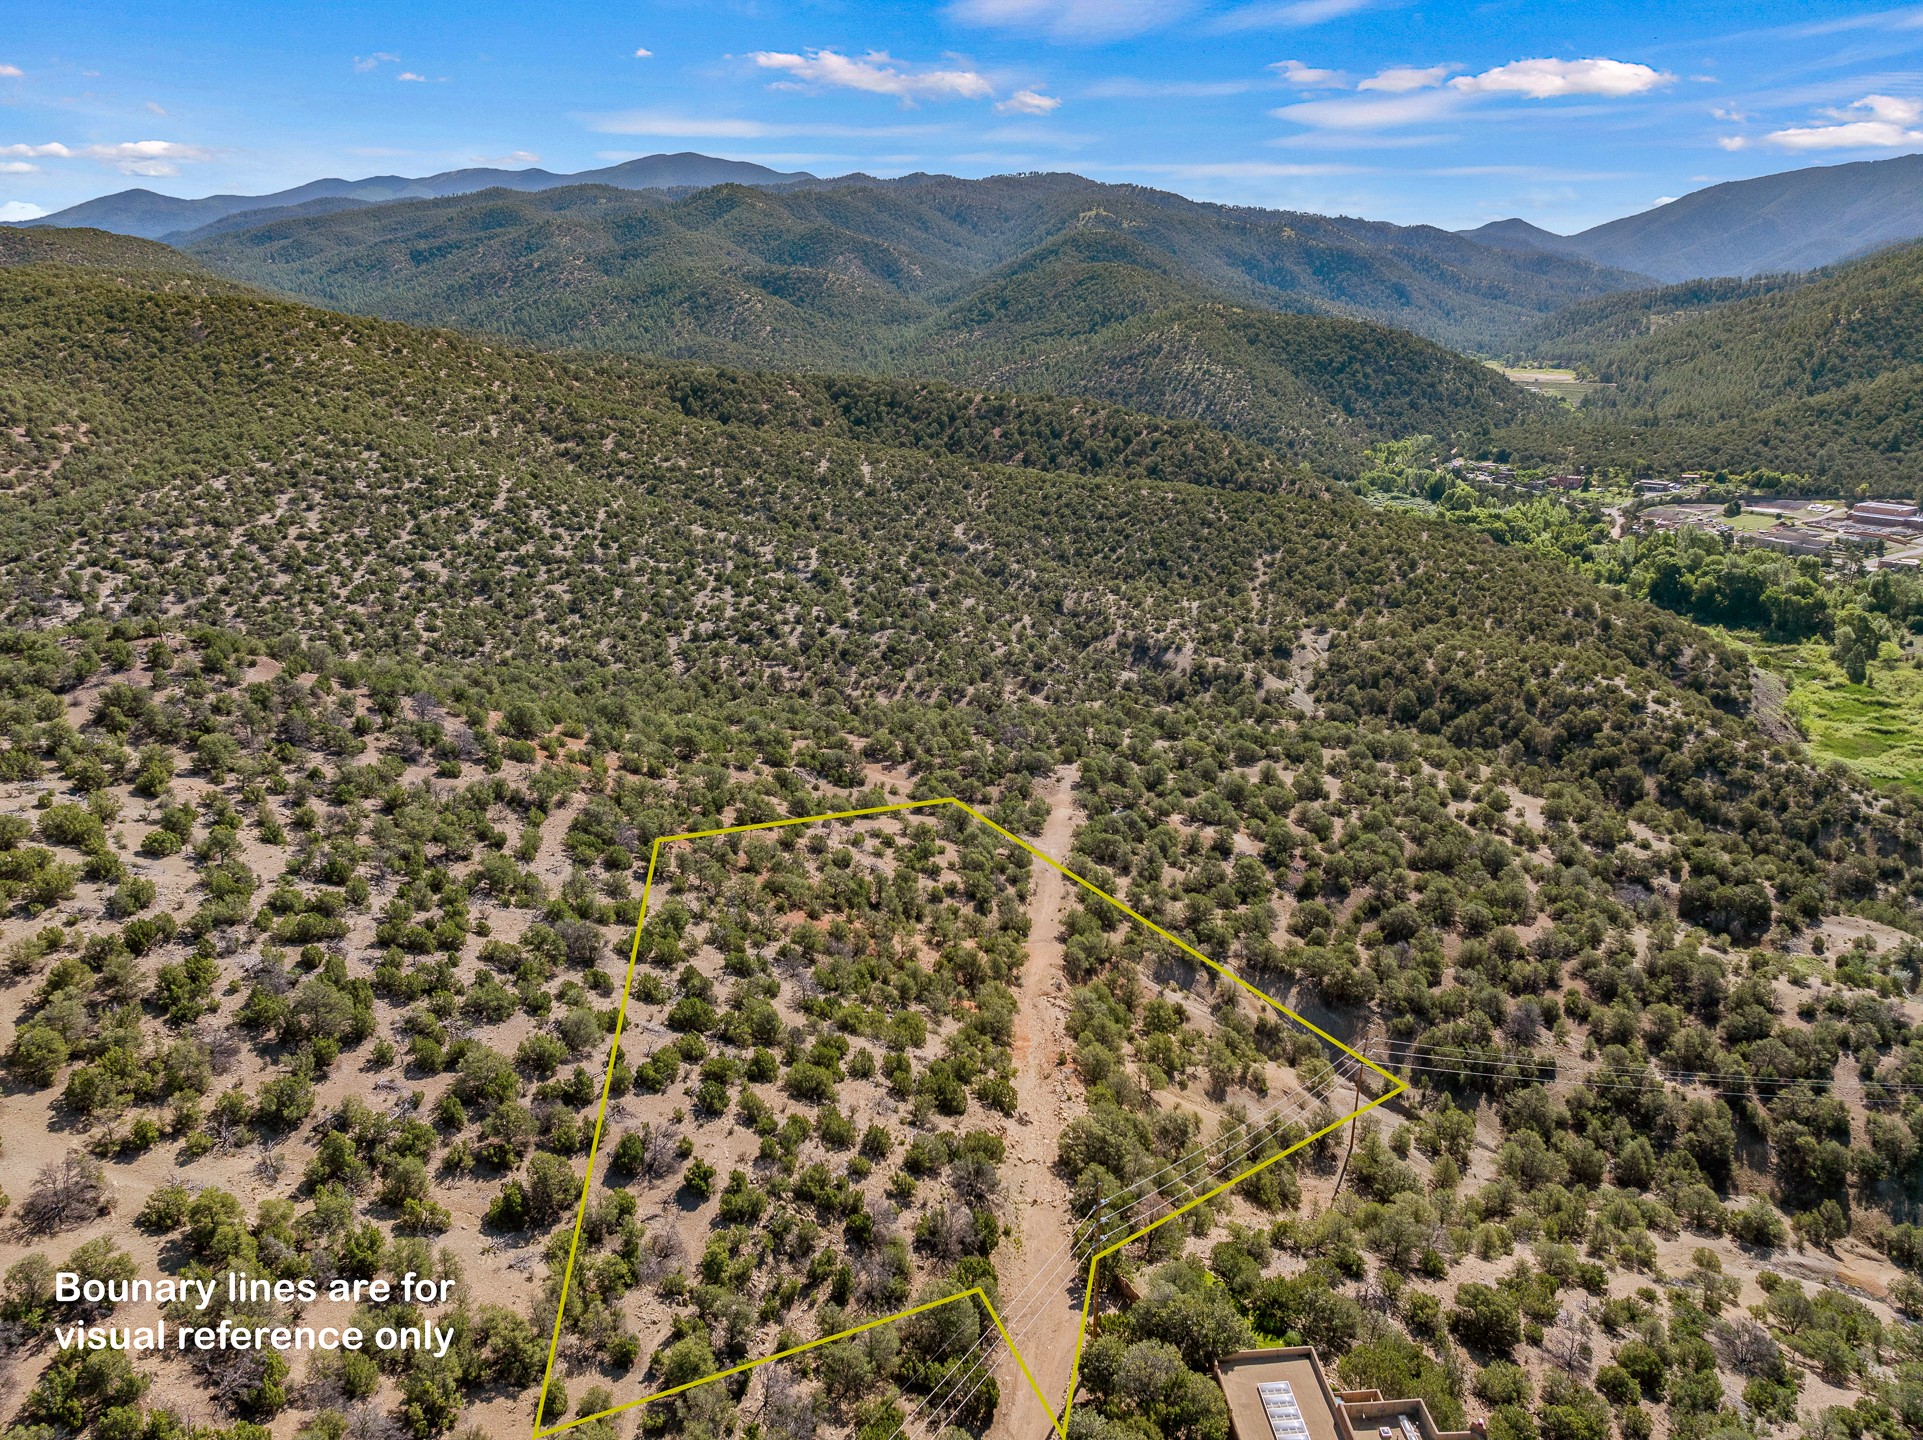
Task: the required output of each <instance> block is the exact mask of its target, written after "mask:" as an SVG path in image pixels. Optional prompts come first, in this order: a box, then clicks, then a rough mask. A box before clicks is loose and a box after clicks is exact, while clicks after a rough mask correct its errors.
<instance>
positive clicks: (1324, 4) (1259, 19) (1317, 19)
mask: <svg viewBox="0 0 1923 1440" xmlns="http://www.w3.org/2000/svg"><path fill="white" fill-rule="evenodd" d="M1375 3H1376V0H1291V3H1289V4H1287V5H1245V6H1243V7H1242V8H1241V9H1239V10H1231V11H1229V12H1228V13H1227V14H1226V15H1223V16H1221V17H1220V18H1219V19H1217V20H1216V22H1215V24H1214V25H1213V26H1212V27H1211V28H1212V29H1215V30H1266V29H1271V28H1274V27H1277V26H1280V27H1282V28H1284V29H1301V28H1302V27H1303V26H1306V25H1320V24H1322V23H1323V22H1324V21H1327V20H1339V19H1341V18H1342V17H1343V16H1344V15H1353V14H1355V13H1356V11H1358V10H1367V9H1368V8H1369V7H1370V6H1372V5H1374V4H1375Z"/></svg>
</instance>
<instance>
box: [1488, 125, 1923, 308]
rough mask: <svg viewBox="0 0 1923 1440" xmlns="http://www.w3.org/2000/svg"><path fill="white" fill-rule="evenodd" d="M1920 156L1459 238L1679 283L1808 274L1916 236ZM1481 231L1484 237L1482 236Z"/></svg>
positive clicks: (1922, 174)
mask: <svg viewBox="0 0 1923 1440" xmlns="http://www.w3.org/2000/svg"><path fill="white" fill-rule="evenodd" d="M1920 181H1923V156H1918V155H1897V156H1893V157H1891V158H1890V159H1888V160H1858V161H1854V162H1852V163H1850V164H1845V165H1812V166H1808V167H1805V168H1804V169H1800V170H1785V171H1782V172H1780V173H1778V174H1775V175H1759V176H1756V177H1754V178H1753V179H1749V180H1730V181H1726V182H1724V183H1723V184H1720V185H1711V186H1708V187H1706V188H1704V189H1702V190H1696V191H1692V192H1691V193H1689V194H1687V195H1684V196H1682V197H1680V198H1679V199H1675V200H1670V201H1666V202H1664V203H1663V204H1661V205H1657V206H1655V207H1654V208H1653V209H1649V210H1645V211H1642V212H1641V213H1640V214H1636V215H1625V216H1623V217H1622V218H1620V219H1617V220H1609V221H1605V222H1604V223H1603V224H1601V225H1595V226H1592V227H1590V228H1589V229H1587V230H1584V231H1581V232H1580V233H1578V234H1575V235H1555V234H1551V233H1550V232H1548V231H1546V230H1541V229H1538V228H1537V227H1535V226H1533V225H1528V224H1526V223H1525V222H1523V221H1519V220H1498V221H1495V222H1494V223H1493V224H1491V225H1486V226H1483V227H1481V228H1480V229H1479V230H1471V231H1466V232H1464V233H1465V234H1467V235H1468V236H1469V237H1470V238H1472V239H1474V238H1481V239H1484V240H1487V241H1489V242H1490V243H1496V244H1505V245H1516V246H1522V247H1526V248H1530V249H1536V250H1539V251H1541V252H1543V253H1546V254H1552V255H1568V256H1581V257H1583V258H1586V259H1589V260H1593V261H1595V262H1596V263H1597V264H1599V265H1615V266H1620V267H1621V268H1622V269H1625V270H1633V271H1637V272H1639V273H1641V274H1645V275H1653V276H1655V277H1656V278H1657V279H1658V280H1668V281H1681V280H1693V279H1703V278H1710V277H1715V276H1738V277H1744V278H1747V277H1751V276H1757V275H1769V274H1776V273H1781V272H1786V271H1800V270H1814V269H1817V268H1818V267H1820V266H1825V265H1836V264H1840V263H1842V262H1844V261H1847V260H1853V259H1856V258H1857V257H1858V256H1862V255H1867V254H1869V253H1870V252H1871V251H1873V250H1878V249H1881V248H1883V247H1884V246H1888V245H1902V244H1907V243H1908V242H1910V241H1913V240H1915V239H1917V238H1918V237H1919V236H1923V183H1919V182H1920ZM1485 232H1486V233H1485Z"/></svg>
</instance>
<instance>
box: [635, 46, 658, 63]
mask: <svg viewBox="0 0 1923 1440" xmlns="http://www.w3.org/2000/svg"><path fill="white" fill-rule="evenodd" d="M634 58H635V59H637V60H652V59H654V51H652V50H650V49H648V47H647V46H645V45H643V46H642V47H641V48H640V49H638V50H636V51H635V52H634Z"/></svg>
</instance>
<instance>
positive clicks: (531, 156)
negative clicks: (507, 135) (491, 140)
mask: <svg viewBox="0 0 1923 1440" xmlns="http://www.w3.org/2000/svg"><path fill="white" fill-rule="evenodd" d="M467 158H468V159H469V160H470V161H472V162H473V163H474V164H476V165H538V164H540V163H541V157H540V156H539V155H536V154H535V153H534V152H533V151H532V150H510V151H508V153H507V154H505V155H470V156H468V157H467Z"/></svg>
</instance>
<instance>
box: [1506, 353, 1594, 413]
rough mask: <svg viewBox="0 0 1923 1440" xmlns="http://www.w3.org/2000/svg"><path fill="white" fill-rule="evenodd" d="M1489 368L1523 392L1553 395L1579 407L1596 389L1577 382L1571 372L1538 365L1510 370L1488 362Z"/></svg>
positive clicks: (1591, 384)
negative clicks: (1523, 390) (1585, 397)
mask: <svg viewBox="0 0 1923 1440" xmlns="http://www.w3.org/2000/svg"><path fill="white" fill-rule="evenodd" d="M1489 365H1490V368H1491V369H1493V370H1500V371H1501V372H1502V373H1503V376H1504V378H1506V379H1507V380H1509V381H1510V382H1511V383H1512V384H1516V385H1520V386H1522V388H1523V389H1525V390H1534V391H1535V392H1536V393H1537V394H1539V395H1553V396H1555V397H1556V398H1557V399H1558V400H1561V401H1564V402H1566V403H1568V404H1570V405H1580V404H1582V402H1583V397H1584V396H1586V395H1588V394H1589V392H1590V391H1591V390H1594V389H1595V388H1596V386H1595V382H1594V381H1590V380H1579V379H1577V378H1576V372H1575V371H1573V370H1554V369H1548V368H1545V367H1543V366H1540V365H1531V366H1529V367H1527V368H1526V369H1520V370H1516V369H1511V368H1510V367H1508V366H1506V365H1497V364H1496V363H1495V362H1493V361H1491V362H1489Z"/></svg>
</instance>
